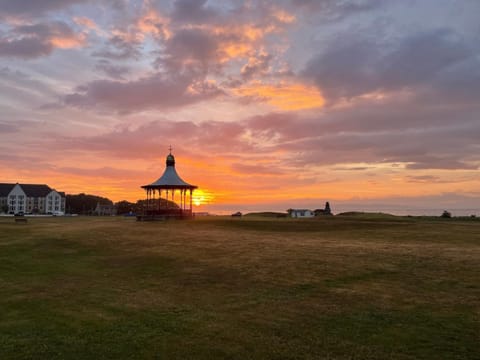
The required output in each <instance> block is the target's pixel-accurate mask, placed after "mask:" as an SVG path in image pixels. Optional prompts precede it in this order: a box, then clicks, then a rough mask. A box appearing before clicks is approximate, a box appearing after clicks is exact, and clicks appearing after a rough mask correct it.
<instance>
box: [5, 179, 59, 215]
mask: <svg viewBox="0 0 480 360" xmlns="http://www.w3.org/2000/svg"><path fill="white" fill-rule="evenodd" d="M0 212H6V213H8V214H21V213H25V214H54V215H63V214H64V213H65V193H64V192H59V191H56V190H55V189H52V188H50V187H49V186H48V185H44V184H42V185H40V184H19V183H16V184H6V183H1V184H0Z"/></svg>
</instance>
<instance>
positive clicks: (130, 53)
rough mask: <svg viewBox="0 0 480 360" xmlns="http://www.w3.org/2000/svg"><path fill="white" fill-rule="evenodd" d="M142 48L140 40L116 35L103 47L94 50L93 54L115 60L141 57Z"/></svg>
mask: <svg viewBox="0 0 480 360" xmlns="http://www.w3.org/2000/svg"><path fill="white" fill-rule="evenodd" d="M141 48H142V45H141V43H140V42H139V41H133V40H128V41H127V40H125V39H124V38H122V37H120V36H118V35H116V36H112V37H111V38H110V39H109V40H108V41H107V43H106V45H105V46H104V47H103V49H100V50H97V51H94V52H93V53H92V55H93V56H96V57H101V58H106V59H113V60H127V59H139V58H140V56H141Z"/></svg>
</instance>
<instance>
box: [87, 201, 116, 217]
mask: <svg viewBox="0 0 480 360" xmlns="http://www.w3.org/2000/svg"><path fill="white" fill-rule="evenodd" d="M93 213H94V214H95V215H100V216H112V215H117V209H116V208H115V206H114V205H112V204H100V203H99V202H98V203H97V206H96V207H95V210H93Z"/></svg>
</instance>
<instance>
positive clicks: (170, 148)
mask: <svg viewBox="0 0 480 360" xmlns="http://www.w3.org/2000/svg"><path fill="white" fill-rule="evenodd" d="M168 150H170V154H172V145H170V146H169V147H168Z"/></svg>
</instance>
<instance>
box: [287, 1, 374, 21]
mask: <svg viewBox="0 0 480 360" xmlns="http://www.w3.org/2000/svg"><path fill="white" fill-rule="evenodd" d="M290 2H291V4H292V5H293V7H294V8H300V9H302V10H304V11H305V12H306V13H307V15H312V16H313V15H318V14H320V15H323V17H325V18H330V19H331V20H338V19H340V18H343V17H346V16H349V15H352V14H356V13H359V12H364V11H369V10H372V9H375V8H378V7H379V6H381V5H382V0H361V1H358V0H342V1H338V0H290Z"/></svg>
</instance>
